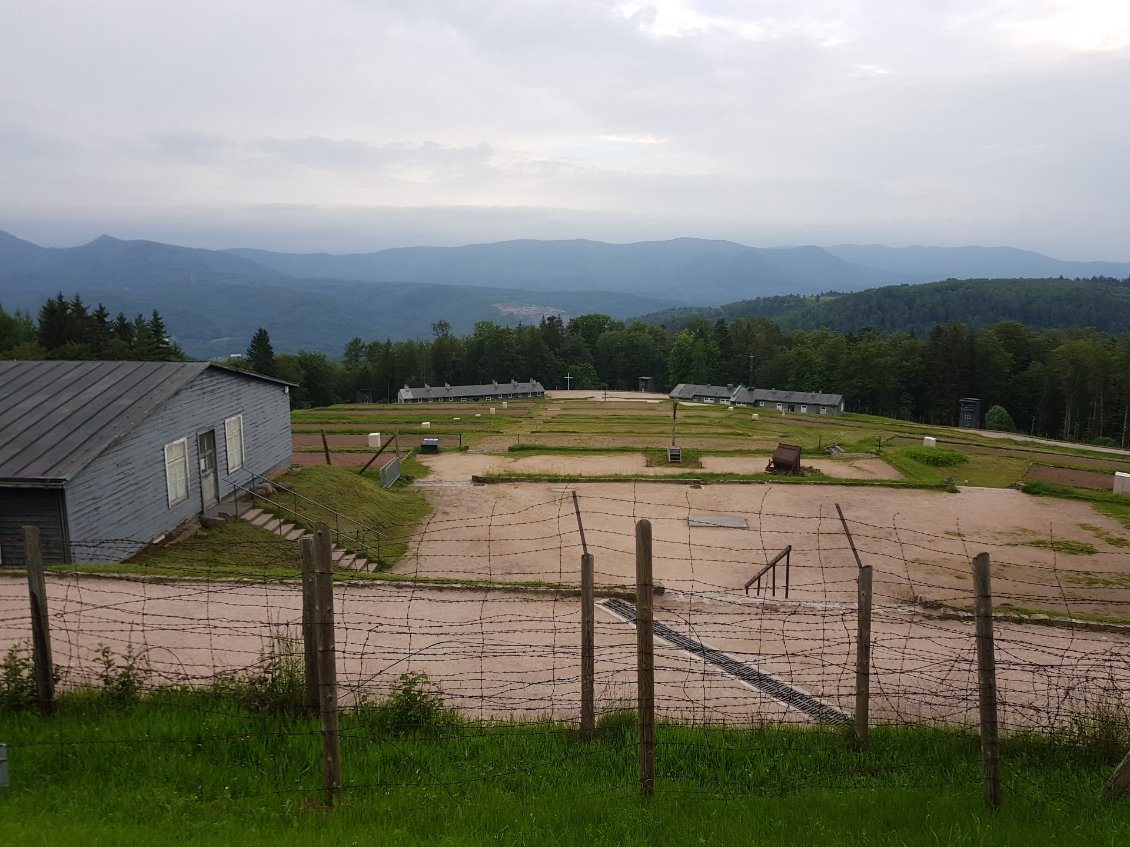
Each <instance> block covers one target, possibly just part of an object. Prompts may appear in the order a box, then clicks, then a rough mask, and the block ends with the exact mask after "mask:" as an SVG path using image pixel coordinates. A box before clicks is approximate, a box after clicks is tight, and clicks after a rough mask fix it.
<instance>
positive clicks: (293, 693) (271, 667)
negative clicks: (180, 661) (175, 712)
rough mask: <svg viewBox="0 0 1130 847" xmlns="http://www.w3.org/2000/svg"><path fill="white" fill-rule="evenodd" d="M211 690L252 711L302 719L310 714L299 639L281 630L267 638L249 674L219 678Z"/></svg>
mask: <svg viewBox="0 0 1130 847" xmlns="http://www.w3.org/2000/svg"><path fill="white" fill-rule="evenodd" d="M212 690H213V691H215V692H216V693H218V694H221V695H223V696H227V697H232V698H233V699H235V700H238V701H239V702H241V703H243V705H244V706H246V707H247V709H248V710H249V711H251V712H256V713H260V714H270V715H279V716H282V717H289V718H300V717H304V716H305V715H306V714H307V713H308V712H309V708H308V704H307V702H306V668H305V666H304V664H303V660H302V654H301V651H300V645H299V642H298V640H297V639H296V638H294V637H293V636H292V635H290V634H289V633H288V632H287V631H286V630H285V629H280V630H279V631H277V632H275V633H274V634H272V635H271V637H270V638H269V639H267V643H266V644H265V645H264V646H263V649H262V650H261V651H260V654H259V662H258V664H257V665H256V666H255V668H254V669H253V670H252V671H251V672H249V673H247V674H244V675H240V674H231V675H228V676H225V677H222V678H220V679H219V680H217V681H216V682H215V683H214V684H213V685H212Z"/></svg>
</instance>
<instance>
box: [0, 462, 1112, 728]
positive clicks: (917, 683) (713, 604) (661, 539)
mask: <svg viewBox="0 0 1130 847" xmlns="http://www.w3.org/2000/svg"><path fill="white" fill-rule="evenodd" d="M575 490H576V491H578V492H579V498H578V500H579V505H580V516H579V519H580V521H581V522H582V523H583V526H584V531H585V536H586V539H587V545H588V548H589V550H590V552H592V554H593V555H594V557H595V581H596V593H597V600H596V602H597V609H596V618H595V621H596V623H595V691H596V713H597V715H598V716H602V715H605V716H607V715H610V714H615V713H618V712H622V711H624V710H630V709H632V708H634V706H635V697H636V693H635V671H636V642H635V632H634V629H633V626H632V624H631V614H630V610H631V608H632V601H633V599H634V598H633V596H632V592H633V591H634V587H633V577H632V574H633V557H634V526H635V522H636V521H637V520H638V519H640V518H645V517H646V518H648V519H649V520H650V521H651V523H652V525H653V526H654V528H655V529H654V531H655V540H654V567H655V578H656V581H657V582H658V583H660V584H661V585H662V593H659V594H657V596H656V597H655V609H654V614H655V620H656V623H657V630H656V645H655V701H656V709H657V712H658V714H659V716H660V717H661V718H663V719H668V720H675V721H682V722H689V723H692V724H694V725H696V726H704V727H708V726H711V725H715V724H729V725H738V726H761V725H766V724H769V725H773V724H783V725H818V724H830V725H838V724H849V723H850V721H851V715H852V714H853V712H854V707H855V702H854V698H855V692H856V667H855V655H856V646H857V645H856V621H857V608H856V590H857V585H856V580H857V575H858V565H857V563H856V560H855V558H854V556H853V554H852V550H851V548H850V546H849V544H848V541H847V538H846V537H845V535H844V530H843V526H842V525H841V523H840V521H839V519H838V517H837V515H836V511H835V509H834V503H832V501H831V500H830V499H829V498H831V497H833V496H839V497H841V498H843V497H844V494H843V492H842V490H841V491H839V492H838V493H837V494H833V493H831V492H828V493H826V494H821V495H819V496H815V495H807V497H808V499H804V498H802V497H801V495H800V494H797V495H795V496H793V498H792V500H791V501H790V505H791V506H793V508H789V509H788V510H785V509H783V508H780V507H778V506H776V505H774V504H772V502H771V501H770V500H769V489H768V488H764V487H761V488H760V490H759V489H757V488H753V487H749V486H711V487H709V489H697V488H692V487H689V486H675V485H641V484H634V483H623V484H617V483H610V484H602V485H599V486H597V485H592V486H588V485H581V486H578V487H577V488H576V489H575ZM807 490H808V491H810V492H811V491H812V490H813V489H807ZM798 491H799V489H798ZM917 494H918V493H917V492H908V493H906V495H903V496H906V497H907V501H906V502H905V503H904V504H903V507H904V508H903V510H902V511H900V512H898V513H890V512H887V513H883V511H882V510H881V509H878V508H876V507H875V503H874V502H871V501H865V498H862V499H863V500H864V502H861V503H858V504H857V503H853V502H852V501H851V500H848V501H846V502H845V503H844V511H845V513H846V515H847V520H848V525H849V526H850V529H851V532H852V535H853V537H854V541H855V545H856V547H857V548H858V552H859V556H860V560H861V561H862V562H864V563H865V564H867V565H870V566H873V568H874V571H875V579H874V606H873V610H872V620H871V633H872V647H871V663H870V716H871V721H872V723H873V724H875V725H883V724H891V725H900V726H904V725H911V726H936V725H946V726H950V725H955V726H969V727H972V726H975V725H976V722H977V665H976V657H975V647H974V644H975V640H974V623H973V619H972V615H971V609H972V606H973V596H972V592H973V588H972V581H971V579H970V560H971V558H972V557H973V556H974V555H975V554H977V553H982V552H987V553H988V554H989V555H990V558H991V561H992V573H993V593H994V604H995V606H996V609H997V611H998V616H997V619H996V621H995V640H996V656H997V678H998V689H999V697H1000V706H999V709H1000V723H1001V728H1002V731H1003V732H1005V733H1009V732H1019V731H1035V732H1039V733H1060V732H1064V731H1068V730H1070V729H1071V728H1072V727H1073V726H1077V725H1079V724H1080V722H1085V721H1089V720H1094V719H1096V718H1097V717H1107V718H1111V717H1113V718H1115V719H1119V720H1122V721H1124V722H1125V721H1127V718H1128V716H1130V650H1128V649H1127V648H1128V647H1130V627H1124V626H1123V625H1121V624H1119V623H1117V619H1119V618H1123V617H1130V615H1127V612H1126V608H1127V604H1128V603H1130V554H1128V553H1127V552H1126V551H1125V550H1124V545H1121V544H1119V543H1118V542H1119V540H1120V539H1121V538H1122V536H1121V535H1120V534H1119V531H1118V528H1117V525H1116V524H1112V525H1107V524H1101V525H1098V526H1093V527H1092V528H1091V529H1089V530H1085V532H1089V533H1090V534H1091V536H1093V537H1094V539H1096V543H1095V544H1092V545H1090V547H1091V552H1089V553H1084V554H1080V553H1079V550H1080V549H1081V545H1082V544H1083V542H1082V541H1079V540H1078V539H1077V538H1074V539H1073V538H1066V537H1060V535H1061V534H1063V533H1065V532H1066V530H1065V529H1064V526H1066V524H1063V525H1056V524H1050V525H1048V526H1047V527H1043V528H1040V527H1035V526H1033V527H1031V528H1030V529H1025V531H1024V532H1022V533H1019V534H1018V533H1017V531H1016V530H1015V528H1013V527H1011V526H1005V527H1003V529H1002V528H998V530H993V531H988V530H986V529H985V527H992V526H994V525H995V524H994V519H993V515H992V514H986V515H984V516H983V517H981V518H979V520H980V523H979V524H978V525H977V526H975V527H974V526H967V525H963V524H962V523H961V522H960V521H959V522H957V523H955V524H954V525H953V526H948V525H944V522H941V525H939V522H938V521H934V522H929V521H924V520H921V519H919V517H916V516H920V515H921V509H928V508H930V507H929V505H928V501H925V500H924V502H927V505H926V506H921V507H920V506H918V505H916V504H914V503H911V502H910V500H912V499H913V497H912V496H911V495H915V496H916V495H917ZM572 495H573V489H570V488H569V487H566V486H558V487H553V486H549V485H545V484H538V485H533V484H530V485H505V486H487V487H481V486H452V487H451V488H450V490H447V489H445V490H444V491H442V492H440V493H439V494H438V495H437V509H436V511H435V513H434V514H433V515H432V516H431V517H430V518H429V519H428V520H427V521H426V522H425V523H424V524H423V525H422V526H421V527H420V528H419V529H418V531H417V532H416V533H414V535H413V536H412V537H411V538H410V539H407V541H408V554H407V555H406V556H405V557H404V558H403V559H402V560H401V561H400V563H399V564H398V565H397V566H396V567H395V568H394V570H393V572H392V574H391V575H390V576H391V577H392V578H371V577H368V576H366V577H365V578H361V575H356V576H357V578H356V579H352V578H349V577H352V576H354V575H353V574H339V577H341V578H339V580H338V581H337V582H335V583H334V587H333V596H334V607H335V635H336V663H337V681H338V691H339V697H340V701H341V703H342V705H343V706H344V707H346V708H349V707H353V706H357V705H358V704H362V703H365V702H375V701H380V700H382V699H383V698H386V697H388V696H389V694H390V692H394V691H396V690H398V686H399V687H401V688H402V686H403V684H404V681H405V680H406V679H407V680H425V679H426V680H427V684H428V685H429V687H431V686H434V690H435V691H437V692H440V693H442V697H443V701H444V704H445V705H446V706H447V707H450V708H451V709H454V710H455V711H457V712H458V713H460V714H461V715H462V716H464V717H465V718H469V719H472V720H473V721H474V723H473V725H474V726H476V727H478V729H476V730H475V731H476V732H487V731H489V727H490V726H491V725H492V723H493V722H496V721H505V720H508V719H512V718H522V719H549V720H551V721H553V722H555V723H553V724H552V726H553V727H555V729H553V730H552V731H567V730H568V728H569V727H571V726H575V724H576V721H577V720H578V717H579V714H580V690H581V670H580V669H581V659H580V644H581V607H580V592H579V584H580V562H581V553H582V547H581V537H580V533H579V526H578V514H577V513H576V512H575V511H574V504H573V499H572ZM938 496H939V495H937V494H930V495H926V494H925V493H923V497H924V498H925V497H933V498H937V497H938ZM798 502H801V503H803V507H802V508H796V504H797V503H798ZM916 509H919V511H918V512H916V511H915V510H916ZM704 517H705V518H711V517H713V518H719V517H721V518H734V519H744V522H745V524H746V528H745V529H741V528H740V523H741V521H737V520H729V521H721V522H719V521H714V522H713V523H712V522H711V521H710V520H707V521H706V522H705V524H706V525H702V524H703V521H702V520H701V518H704ZM692 519H699V520H692ZM1067 520H1068V522H1069V523H1070V522H1071V521H1074V520H1075V519H1074V518H1071V517H1069V518H1068V519H1067ZM1094 520H1096V521H1099V519H1098V518H1095V519H1094ZM971 523H977V522H976V521H971ZM1100 523H1101V522H1100ZM1077 524H1078V522H1077V521H1076V522H1075V523H1074V524H1071V525H1072V526H1075V525H1077ZM1077 534H1078V533H1076V535H1077ZM1104 537H1105V541H1102V539H1103V538H1104ZM1100 541H1101V543H1099V542H1100ZM123 546H124V545H123V543H122V541H121V540H99V539H91V540H80V541H77V542H75V543H74V551H75V558H76V560H80V561H82V560H85V561H99V560H106V559H112V558H114V556H115V551H116V550H119V549H121V548H122V547H123ZM786 546H791V548H792V550H791V575H790V582H791V584H790V590H789V597H788V598H787V599H786V598H785V597H784V596H783V592H782V591H780V590H778V592H777V594H776V596H773V593H772V592H771V590H770V589H769V587H768V586H769V583H765V584H764V585H763V586H762V589H761V591H760V595H758V593H757V592H756V591H754V592H752V593H751V594H750V595H747V594H746V592H745V590H744V586H745V583H746V582H747V580H748V579H749V577H750V576H751V575H752V574H754V573H755V572H756V571H757V570H758V569H760V568H761V567H762V566H763V565H764V564H765V563H766V562H768V561H770V560H771V559H772V558H773V557H774V556H775V555H776V554H777V553H779V552H780V551H781V550H782V549H784V548H785V547H786ZM252 562H253V563H254V564H253V565H252V564H248V563H252ZM1077 562H1081V563H1082V564H1077ZM241 565H242V566H243V569H242V570H241V571H238V569H239V568H240V567H241ZM178 567H179V569H178V570H177V571H176V572H175V573H172V574H170V573H169V571H168V569H163V570H160V571H155V572H154V573H146V568H145V566H144V563H142V564H140V565H139V566H138V567H137V568H136V570H137V573H134V574H122V573H117V574H109V573H97V572H95V573H89V572H79V571H77V570H75V571H70V572H54V573H51V574H49V575H48V577H47V588H48V607H49V620H50V626H51V641H52V647H53V650H54V660H55V663H56V665H57V666H58V667H59V668H60V671H61V679H60V686H61V688H63V689H64V690H65V689H66V688H68V687H71V688H76V687H82V686H95V687H97V686H98V685H104V684H105V683H106V679H107V673H108V670H107V665H106V662H107V660H109V661H110V662H112V663H114V662H116V665H115V667H116V668H118V672H119V673H120V670H121V668H122V667H123V663H125V662H131V663H133V664H132V667H135V668H136V669H137V671H138V676H137V678H138V679H139V680H143V685H144V686H145V687H148V688H154V687H159V686H166V685H187V686H196V687H200V686H206V685H209V684H212V683H214V682H216V681H217V680H223V679H238V678H250V677H255V676H262V675H263V674H264V673H265V672H267V671H269V670H270V668H271V667H273V666H272V664H271V663H272V662H276V663H277V661H278V660H279V657H280V656H285V655H287V654H289V653H291V652H292V651H294V652H295V655H299V654H300V651H301V647H300V642H301V622H302V597H301V590H300V585H299V583H298V580H297V576H298V573H299V567H300V564H299V552H298V545H297V544H296V543H294V542H285V541H282V540H281V539H276V538H271V537H268V536H264V537H263V538H262V539H261V540H255V541H248V542H243V543H232V544H228V545H226V546H225V547H224V548H222V549H216V548H213V549H211V550H207V551H206V552H205V553H202V554H201V555H200V556H199V557H198V558H197V559H195V560H190V559H182V560H181V561H180V564H179V566H178ZM233 569H234V570H233ZM237 571H238V572H237ZM287 571H292V572H293V573H294V576H295V580H294V581H287V580H286V579H282V578H280V576H285V574H286V572H287ZM157 573H159V574H161V575H160V576H157V575H155V574H157ZM625 608H627V610H628V613H625ZM659 625H661V626H659ZM29 627H30V620H29V614H28V600H27V589H26V585H25V584H24V583H23V582H22V580H21V579H16V578H5V579H0V651H3V652H7V651H10V650H11V649H12V648H14V647H18V646H19V645H22V644H24V643H25V642H27V641H28V640H29V639H30V630H29ZM274 667H277V665H276V666H274ZM110 675H111V676H112V672H111V674H110ZM805 698H807V699H805ZM798 704H800V705H798ZM804 704H807V705H804ZM812 704H817V705H816V706H813V705H812ZM460 726H461V727H462V728H459V729H455V728H452V729H451V732H453V733H460V732H461V733H466V732H468V731H469V730H468V729H467V727H468V726H470V725H469V724H461V725H460ZM548 726H550V724H547V727H548ZM547 731H549V730H547Z"/></svg>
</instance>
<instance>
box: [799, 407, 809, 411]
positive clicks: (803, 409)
mask: <svg viewBox="0 0 1130 847" xmlns="http://www.w3.org/2000/svg"><path fill="white" fill-rule="evenodd" d="M800 410H801V411H802V412H807V411H808V406H801V407H800Z"/></svg>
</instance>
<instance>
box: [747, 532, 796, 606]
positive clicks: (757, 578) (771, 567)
mask: <svg viewBox="0 0 1130 847" xmlns="http://www.w3.org/2000/svg"><path fill="white" fill-rule="evenodd" d="M792 552H793V545H791V544H790V545H789V546H788V547H786V548H785V549H784V550H782V551H781V552H780V553H778V554H777V555H776V556H774V557H773V558H772V560H771V561H770V562H769V564H767V565H766V566H765V567H763V568H762V569H761V570H759V571H758V572H757V573H755V574H754V575H753V576H751V577H750V578H749V582H747V583H746V584H745V593H746V595H747V596H748V595H749V587H750V586H751V585H753V584H754V583H755V582H756V583H757V596H758V597H760V596H761V578H762V577H763V576H765V574H767V573H771V574H772V591H773V596H774V597H776V596H777V564H778V562H780V561H781V559H784V560H785V599H786V600H787V599H788V598H789V571H790V569H791V568H792Z"/></svg>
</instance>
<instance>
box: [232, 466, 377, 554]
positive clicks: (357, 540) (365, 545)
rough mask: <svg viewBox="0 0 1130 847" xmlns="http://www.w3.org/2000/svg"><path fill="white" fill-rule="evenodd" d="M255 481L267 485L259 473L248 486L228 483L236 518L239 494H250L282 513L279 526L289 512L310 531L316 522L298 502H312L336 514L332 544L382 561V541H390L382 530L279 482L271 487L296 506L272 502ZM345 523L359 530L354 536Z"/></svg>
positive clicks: (296, 521) (254, 475)
mask: <svg viewBox="0 0 1130 847" xmlns="http://www.w3.org/2000/svg"><path fill="white" fill-rule="evenodd" d="M256 480H261V481H263V482H267V480H266V479H265V478H264V477H261V476H259V474H256V473H252V474H251V482H250V484H248V485H245V484H243V483H241V482H237V481H235V480H233V479H230V478H229V479H228V480H227V481H228V482H229V483H230V484H231V486H232V500H233V501H234V502H235V510H236V517H237V518H238V517H239V491H243V492H245V493H246V494H248V495H249V496H250V497H251V498H252V499H259V500H261V501H263V502H264V503H268V504H270V505H271V506H273V507H274V508H273V509H272V510H271V511H275V512H277V513H279V522H280V524H281V522H282V520H283V518H282V515H283V514H287V513H289V514H291V515H293V516H294V521H295V523H298V524H304V525H306V528H308V529H309V528H312V527H313V525H314V523H315V522H314V521H313V520H312V519H311V518H310V517H309V516H308V515H305V514H303V513H302V512H300V511H298V500H300V499H301V500H302V501H304V502H305V503H310V504H312V505H314V506H316V507H317V508H318V509H320V510H323V511H326V512H329V513H330V514H331V515H333V517H334V526H333V527H332V528H331V537H332V540H333V543H334V544H335V545H336V546H338V547H342V548H344V549H346V550H349V551H350V552H352V553H356V554H360V555H362V556H364V557H365V558H366V559H370V560H371V561H373V562H379V561H380V558H381V540H382V539H384V540H385V541H386V543H387V541H388V539H387V537H386V536H385V534H384V533H383V532H381V531H380V530H379V529H377V528H375V527H371V526H366V525H365V524H363V523H360V522H359V521H356V520H354V519H353V518H351V517H349V516H348V515H343V514H342V513H341V512H338V511H336V510H334V509H331V508H329V507H327V506H324V505H323V504H321V503H319V502H318V501H317V500H313V499H311V498H310V497H306V496H305V495H303V494H299V493H298V492H297V491H295V490H294V489H293V488H290V487H288V486H286V485H281V484H279V483H277V482H272V483H271V485H272V486H274V487H275V488H276V489H277V490H281V491H284V492H286V493H288V494H290V495H291V498H292V500H293V502H294V504H293V505H292V506H288V505H287V504H286V503H284V502H282V501H280V500H277V499H273V498H271V497H269V496H267V495H265V494H260V493H258V492H256V491H255V490H254V488H253V486H254V485H256V484H257V483H256ZM343 520H344V521H345V522H346V523H347V526H348V524H352V525H353V526H354V527H355V528H356V529H355V531H354V532H353V533H349V532H344V533H343V532H342V530H341V524H342V521H343ZM367 536H369V537H372V539H373V543H370V542H369V541H368V540H367V538H366V537H367Z"/></svg>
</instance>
